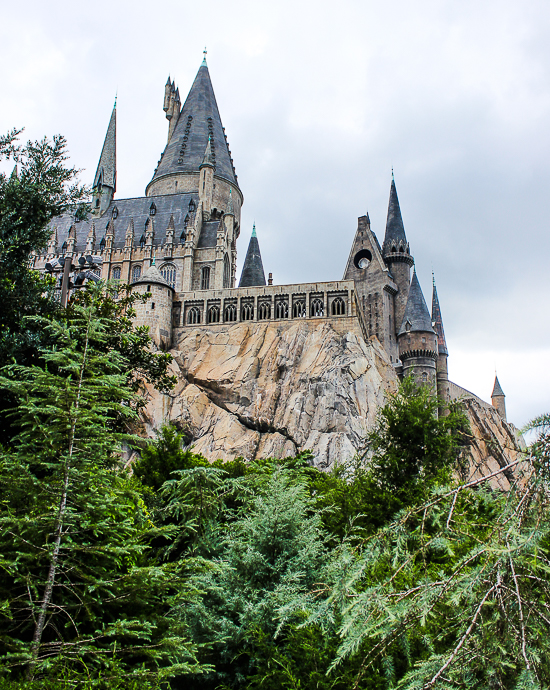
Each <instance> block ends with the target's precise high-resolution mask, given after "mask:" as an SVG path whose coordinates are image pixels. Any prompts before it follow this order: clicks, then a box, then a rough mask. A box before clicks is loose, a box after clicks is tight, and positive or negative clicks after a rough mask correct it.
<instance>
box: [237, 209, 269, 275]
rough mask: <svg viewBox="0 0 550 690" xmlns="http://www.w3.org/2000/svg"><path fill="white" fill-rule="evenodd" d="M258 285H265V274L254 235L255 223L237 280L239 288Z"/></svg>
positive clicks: (256, 238)
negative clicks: (239, 276) (239, 277)
mask: <svg viewBox="0 0 550 690" xmlns="http://www.w3.org/2000/svg"><path fill="white" fill-rule="evenodd" d="M258 285H265V273H264V265H263V263H262V255H261V254H260V245H259V243H258V236H257V235H256V223H254V226H253V228H252V235H251V237H250V242H249V244H248V251H247V252H246V258H245V260H244V266H243V271H242V273H241V279H240V280H239V287H255V286H258Z"/></svg>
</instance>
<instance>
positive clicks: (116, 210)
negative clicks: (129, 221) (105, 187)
mask: <svg viewBox="0 0 550 690" xmlns="http://www.w3.org/2000/svg"><path fill="white" fill-rule="evenodd" d="M112 216H113V220H115V219H116V218H118V208H117V207H116V206H115V207H114V208H113V213H112Z"/></svg>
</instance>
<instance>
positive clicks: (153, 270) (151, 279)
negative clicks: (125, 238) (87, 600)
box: [132, 259, 173, 290]
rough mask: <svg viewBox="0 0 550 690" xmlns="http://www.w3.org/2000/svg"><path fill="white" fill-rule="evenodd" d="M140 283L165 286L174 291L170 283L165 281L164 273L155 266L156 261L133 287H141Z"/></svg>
mask: <svg viewBox="0 0 550 690" xmlns="http://www.w3.org/2000/svg"><path fill="white" fill-rule="evenodd" d="M140 283H155V284H157V285H165V286H166V287H169V288H170V289H171V290H173V288H172V286H171V285H170V283H169V282H168V281H167V280H165V278H164V276H163V275H162V273H161V272H160V271H159V270H158V268H157V267H156V266H155V260H154V259H153V263H152V264H151V265H150V266H149V268H148V269H147V270H146V271H145V273H144V274H143V275H142V276H141V277H140V278H138V279H137V280H134V282H133V283H132V285H139V284H140Z"/></svg>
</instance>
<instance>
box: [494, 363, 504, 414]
mask: <svg viewBox="0 0 550 690" xmlns="http://www.w3.org/2000/svg"><path fill="white" fill-rule="evenodd" d="M505 398H506V396H505V395H504V391H503V390H502V387H501V385H500V383H499V380H498V376H497V375H496V372H495V385H494V386H493V392H492V393H491V404H492V405H493V407H496V409H497V410H498V413H499V415H500V416H501V417H502V419H504V421H506V400H505Z"/></svg>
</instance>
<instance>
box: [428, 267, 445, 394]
mask: <svg viewBox="0 0 550 690" xmlns="http://www.w3.org/2000/svg"><path fill="white" fill-rule="evenodd" d="M432 324H433V327H434V329H435V332H436V333H437V364H436V369H437V395H438V397H439V398H440V399H441V400H443V401H444V402H445V404H447V403H448V402H449V371H448V368H447V358H448V357H449V351H448V350H447V342H446V340H445V331H444V330H443V318H442V317H441V307H440V306H439V297H438V296H437V287H436V285H435V277H434V278H433V291H432Z"/></svg>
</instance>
